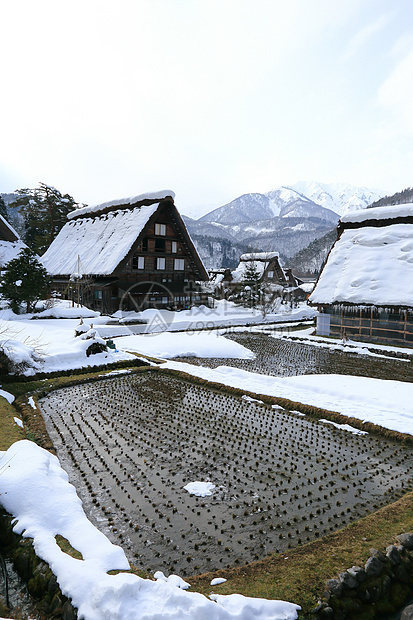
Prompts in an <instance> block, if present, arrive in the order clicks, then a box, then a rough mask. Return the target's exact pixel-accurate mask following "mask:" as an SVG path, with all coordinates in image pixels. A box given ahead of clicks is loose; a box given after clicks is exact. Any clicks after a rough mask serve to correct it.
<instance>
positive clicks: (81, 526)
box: [0, 440, 299, 620]
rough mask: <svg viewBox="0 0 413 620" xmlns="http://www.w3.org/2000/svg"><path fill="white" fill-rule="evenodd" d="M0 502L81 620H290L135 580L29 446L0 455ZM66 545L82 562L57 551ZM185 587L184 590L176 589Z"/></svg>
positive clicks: (233, 600) (46, 456) (289, 612)
mask: <svg viewBox="0 0 413 620" xmlns="http://www.w3.org/2000/svg"><path fill="white" fill-rule="evenodd" d="M0 473H1V477H0V489H1V502H2V504H3V506H4V507H5V509H6V510H7V511H8V512H9V513H10V514H12V515H13V516H14V517H15V523H14V528H13V529H14V531H15V532H16V533H19V534H22V535H23V536H24V537H25V538H32V539H33V544H34V548H35V551H36V554H37V555H38V556H39V557H40V558H42V559H43V560H45V561H46V562H47V563H48V564H49V566H50V567H51V569H52V571H53V573H54V574H55V575H56V577H57V581H58V583H59V585H60V588H61V590H62V592H63V593H64V594H65V595H66V596H68V597H69V598H70V599H71V600H72V602H73V604H74V605H75V607H77V609H78V610H79V613H78V615H79V618H83V619H84V620H104V619H108V620H109V619H110V620H183V619H184V618H185V619H186V620H253V619H254V620H294V619H295V618H297V611H298V610H299V607H298V606H297V605H294V604H293V603H288V602H284V601H275V600H265V599H258V598H257V599H254V598H248V597H244V596H241V595H239V594H231V595H227V596H225V595H219V594H215V595H212V596H211V597H210V598H209V599H208V598H207V597H205V596H203V595H202V594H199V593H196V592H187V591H186V588H187V585H188V584H186V583H185V582H184V581H183V580H182V579H180V578H179V576H177V575H175V576H174V575H170V576H169V577H168V578H166V577H165V576H164V575H163V573H161V572H159V573H155V576H156V577H157V579H154V580H150V579H142V578H140V577H138V576H136V575H133V574H131V573H124V572H121V573H118V574H117V575H108V571H109V570H115V569H119V570H123V571H127V570H128V569H129V563H128V561H127V559H126V556H125V554H124V552H123V550H122V549H121V548H120V547H118V546H115V545H113V544H112V543H111V542H110V541H109V540H108V539H107V538H106V537H105V536H104V534H102V533H101V532H99V531H98V530H97V529H96V528H95V527H94V526H93V525H92V524H91V523H90V521H88V519H87V518H86V515H85V514H84V512H83V508H82V505H81V501H80V499H79V498H78V496H77V494H76V490H75V488H74V487H73V486H72V485H71V484H70V483H69V482H68V476H67V474H66V472H65V471H64V470H63V469H62V468H61V467H60V465H59V461H58V459H57V458H56V457H55V456H53V455H52V454H50V453H49V452H47V451H46V450H43V449H42V448H40V447H39V446H37V445H36V444H35V443H33V442H30V441H26V440H24V441H19V442H16V443H15V444H13V445H12V446H11V447H10V448H9V449H8V450H7V452H1V453H0ZM57 534H60V535H61V536H63V537H64V538H66V539H67V540H68V541H69V542H70V544H71V545H72V547H74V548H75V549H77V550H78V551H79V552H80V553H81V554H82V558H83V559H81V560H78V559H74V558H72V557H71V556H69V555H68V554H66V553H65V552H63V551H62V550H61V549H60V547H59V546H58V544H57V542H56V538H55V537H56V535H57ZM183 588H185V589H183Z"/></svg>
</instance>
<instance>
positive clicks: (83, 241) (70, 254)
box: [41, 190, 208, 313]
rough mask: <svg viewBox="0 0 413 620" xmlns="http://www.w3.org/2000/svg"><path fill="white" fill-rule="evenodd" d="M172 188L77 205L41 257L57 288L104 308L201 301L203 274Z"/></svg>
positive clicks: (171, 305) (184, 304)
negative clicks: (78, 207) (84, 205)
mask: <svg viewBox="0 0 413 620" xmlns="http://www.w3.org/2000/svg"><path fill="white" fill-rule="evenodd" d="M174 197H175V195H174V193H173V192H172V191H170V190H166V191H161V192H155V193H150V194H142V195H140V196H135V197H133V198H125V199H120V200H115V201H112V202H106V203H103V204H100V205H96V206H91V207H83V208H81V209H76V210H75V211H73V212H72V213H70V214H69V215H68V219H69V221H68V222H67V224H65V226H64V227H63V228H62V230H61V231H60V232H59V234H58V236H57V237H56V239H55V240H54V241H53V243H52V244H51V246H50V247H49V249H48V250H47V251H46V252H45V254H44V255H43V256H42V259H41V260H42V262H43V264H44V266H45V267H46V269H47V270H48V272H49V273H50V274H51V275H52V276H53V282H54V287H55V290H56V292H57V293H58V294H59V295H60V296H62V297H63V298H72V299H75V300H76V295H78V296H79V297H81V298H82V299H81V301H82V303H83V304H85V305H87V306H89V307H91V308H93V309H96V310H99V311H102V312H106V313H113V312H115V311H116V310H118V309H122V310H135V311H140V310H145V309H146V308H169V309H182V308H186V307H189V306H191V305H200V304H203V303H207V294H206V293H205V292H202V291H201V290H200V289H199V287H198V286H197V285H196V282H197V281H200V282H202V281H206V280H207V279H208V274H207V272H206V270H205V268H204V265H203V263H202V261H201V259H200V257H199V256H198V254H197V251H196V249H195V247H194V245H193V243H192V241H191V238H190V236H189V234H188V232H187V230H186V227H185V224H184V223H183V221H182V218H181V216H180V214H179V213H178V210H177V208H176V206H175V204H174Z"/></svg>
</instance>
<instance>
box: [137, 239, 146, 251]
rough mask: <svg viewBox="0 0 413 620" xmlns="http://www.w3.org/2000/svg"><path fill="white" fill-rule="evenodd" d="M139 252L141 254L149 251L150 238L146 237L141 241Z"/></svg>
mask: <svg viewBox="0 0 413 620" xmlns="http://www.w3.org/2000/svg"><path fill="white" fill-rule="evenodd" d="M138 250H139V252H147V251H148V237H145V238H144V239H141V241H140V242H139V243H138Z"/></svg>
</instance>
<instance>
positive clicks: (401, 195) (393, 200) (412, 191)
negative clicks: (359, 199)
mask: <svg viewBox="0 0 413 620" xmlns="http://www.w3.org/2000/svg"><path fill="white" fill-rule="evenodd" d="M409 202H413V187H407V188H406V189H403V190H402V191H401V192H396V193H395V194H393V196H384V197H383V198H380V200H376V202H372V203H371V205H369V207H368V208H369V209H372V208H374V207H388V206H393V205H404V204H407V203H409Z"/></svg>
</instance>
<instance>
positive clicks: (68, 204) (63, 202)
mask: <svg viewBox="0 0 413 620" xmlns="http://www.w3.org/2000/svg"><path fill="white" fill-rule="evenodd" d="M16 193H17V194H18V198H17V199H16V200H15V201H14V202H12V203H11V205H10V206H12V207H14V206H16V207H18V208H19V211H20V213H21V214H22V216H23V218H24V228H25V231H24V233H23V241H24V242H25V243H27V245H29V246H30V247H31V248H32V249H33V250H34V251H35V252H37V253H39V254H43V252H45V251H46V250H47V248H48V247H49V245H50V244H51V243H52V241H53V239H54V238H55V237H56V236H57V234H58V233H59V231H60V229H61V228H62V227H63V226H64V224H65V223H66V221H67V220H66V216H67V214H68V213H70V211H73V209H76V208H77V207H79V206H80V205H79V204H78V203H77V202H75V200H74V199H73V198H72V196H70V195H69V194H64V195H62V194H61V193H60V192H59V190H57V189H56V188H54V187H51V186H50V185H46V183H40V184H39V187H36V188H35V189H28V188H25V189H19V190H16Z"/></svg>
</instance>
